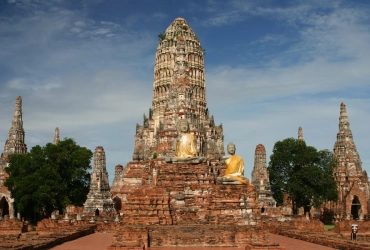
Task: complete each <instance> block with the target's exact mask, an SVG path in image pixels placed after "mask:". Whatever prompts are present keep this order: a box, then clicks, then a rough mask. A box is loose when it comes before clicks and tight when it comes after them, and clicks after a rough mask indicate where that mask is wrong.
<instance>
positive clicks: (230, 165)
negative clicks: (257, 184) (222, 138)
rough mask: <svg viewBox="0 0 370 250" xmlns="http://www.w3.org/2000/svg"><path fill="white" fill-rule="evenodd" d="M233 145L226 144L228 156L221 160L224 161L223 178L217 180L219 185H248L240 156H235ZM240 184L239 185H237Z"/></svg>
mask: <svg viewBox="0 0 370 250" xmlns="http://www.w3.org/2000/svg"><path fill="white" fill-rule="evenodd" d="M235 150H236V147H235V144H234V143H232V142H230V143H229V144H227V152H228V153H229V155H226V156H224V157H223V158H222V159H223V160H224V161H225V165H226V172H225V175H224V176H223V177H219V178H218V182H219V183H223V184H240V183H242V184H244V185H247V186H248V185H250V183H249V180H248V179H247V178H246V177H245V176H244V161H243V158H242V157H240V156H237V155H235ZM238 182H240V183H238Z"/></svg>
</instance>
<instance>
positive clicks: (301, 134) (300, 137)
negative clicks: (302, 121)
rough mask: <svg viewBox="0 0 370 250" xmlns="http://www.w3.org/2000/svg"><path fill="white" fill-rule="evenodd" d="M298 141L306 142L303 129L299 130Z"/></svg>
mask: <svg viewBox="0 0 370 250" xmlns="http://www.w3.org/2000/svg"><path fill="white" fill-rule="evenodd" d="M298 140H301V141H304V138H303V131H302V127H299V128H298Z"/></svg>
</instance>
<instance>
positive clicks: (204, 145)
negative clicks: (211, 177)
mask: <svg viewBox="0 0 370 250" xmlns="http://www.w3.org/2000/svg"><path fill="white" fill-rule="evenodd" d="M159 37H160V41H159V44H158V47H157V52H156V58H155V66H154V83H153V100H152V108H150V109H149V116H148V117H146V116H145V115H144V121H143V125H142V126H140V125H139V124H137V125H136V135H135V149H134V154H133V160H134V161H136V160H144V159H149V158H152V157H153V155H158V156H159V157H161V156H173V154H174V150H173V140H174V138H175V137H176V133H177V123H178V121H179V120H181V119H186V120H188V123H189V127H190V132H191V133H192V134H194V135H195V137H196V147H197V152H199V156H205V157H207V158H208V159H218V158H220V156H222V155H224V146H223V129H222V125H219V126H215V124H214V118H213V116H211V117H210V115H209V111H208V109H207V101H206V85H205V78H204V52H203V49H202V47H201V45H200V42H199V40H198V37H197V36H196V35H195V33H194V31H193V30H192V29H191V28H190V26H189V25H188V23H187V22H186V21H185V19H183V18H181V17H179V18H176V19H175V20H174V21H173V22H172V23H171V24H170V26H169V27H168V28H167V29H166V31H165V32H164V33H163V34H160V35H159Z"/></svg>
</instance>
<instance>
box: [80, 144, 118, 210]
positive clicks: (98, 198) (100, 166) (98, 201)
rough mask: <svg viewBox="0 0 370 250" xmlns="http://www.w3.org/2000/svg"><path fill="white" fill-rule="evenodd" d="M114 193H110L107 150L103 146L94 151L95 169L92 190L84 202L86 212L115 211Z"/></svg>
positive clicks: (91, 183) (92, 175)
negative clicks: (106, 158)
mask: <svg viewBox="0 0 370 250" xmlns="http://www.w3.org/2000/svg"><path fill="white" fill-rule="evenodd" d="M114 211H115V210H114V207H113V200H112V195H111V193H110V187H109V180H108V172H107V169H106V161H105V152H104V148H103V147H101V146H98V147H96V149H95V153H94V170H93V172H92V173H91V181H90V191H89V193H88V194H87V199H86V202H85V204H84V211H83V213H84V214H96V215H99V213H100V212H109V213H110V212H114Z"/></svg>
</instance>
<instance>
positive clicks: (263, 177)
mask: <svg viewBox="0 0 370 250" xmlns="http://www.w3.org/2000/svg"><path fill="white" fill-rule="evenodd" d="M252 184H253V185H254V186H255V188H256V190H257V193H258V206H259V208H260V209H261V212H262V213H265V212H268V210H269V209H270V208H275V207H276V201H275V200H274V198H273V194H272V191H271V186H270V178H269V173H268V171H267V165H266V149H265V146H263V145H262V144H258V145H257V146H256V150H255V153H254V167H253V171H252Z"/></svg>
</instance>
